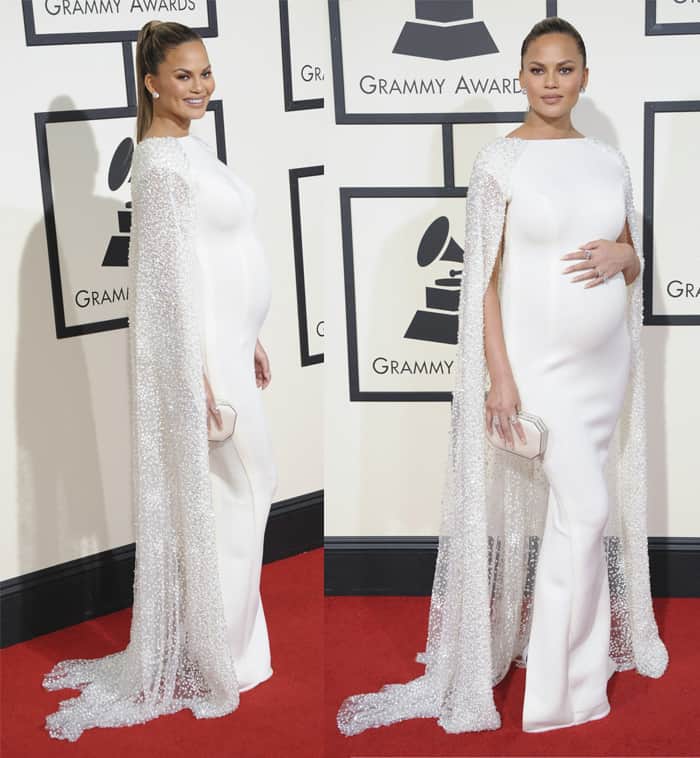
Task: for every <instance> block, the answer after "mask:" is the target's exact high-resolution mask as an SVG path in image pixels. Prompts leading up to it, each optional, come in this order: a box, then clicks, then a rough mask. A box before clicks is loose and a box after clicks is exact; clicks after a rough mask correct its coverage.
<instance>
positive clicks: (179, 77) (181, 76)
mask: <svg viewBox="0 0 700 758" xmlns="http://www.w3.org/2000/svg"><path fill="white" fill-rule="evenodd" d="M177 78H178V79H182V80H185V79H189V78H190V77H189V76H187V74H180V76H178V77H177Z"/></svg>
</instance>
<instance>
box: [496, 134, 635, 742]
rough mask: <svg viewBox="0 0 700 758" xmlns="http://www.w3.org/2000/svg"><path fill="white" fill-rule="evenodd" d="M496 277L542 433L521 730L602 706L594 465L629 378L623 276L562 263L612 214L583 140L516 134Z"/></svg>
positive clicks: (518, 373)
mask: <svg viewBox="0 0 700 758" xmlns="http://www.w3.org/2000/svg"><path fill="white" fill-rule="evenodd" d="M522 142H524V143H525V145H526V148H525V149H524V151H523V153H522V155H521V156H520V159H519V161H518V163H517V165H516V167H515V169H514V172H513V176H512V178H511V199H510V203H509V205H508V209H507V212H506V222H505V236H504V255H503V262H502V266H503V269H502V276H501V292H500V297H501V311H502V317H503V333H504V338H505V343H506V349H507V353H508V358H509V361H510V364H511V368H512V371H513V376H514V379H515V382H516V385H517V387H518V390H519V393H520V401H521V404H522V408H523V409H525V410H527V411H528V412H530V413H534V414H537V415H539V416H541V417H542V419H543V421H544V422H545V424H546V425H547V427H548V429H549V437H548V443H547V451H546V454H545V456H544V460H543V468H544V471H545V474H546V476H547V479H548V481H549V485H550V489H549V499H548V504H547V514H546V520H545V526H544V533H543V537H542V545H541V548H540V554H539V560H538V564H537V572H536V580H535V590H534V602H533V616H532V626H531V630H530V639H529V644H528V648H527V654H526V656H527V672H526V687H525V702H524V707H523V729H524V730H525V731H543V730H546V729H552V728H556V727H562V726H569V725H572V724H576V723H581V722H583V721H588V720H591V719H595V718H601V717H602V716H605V715H606V714H607V713H608V712H609V710H610V706H609V704H608V699H607V696H606V686H607V681H608V676H609V673H611V672H612V670H613V669H614V662H611V661H610V660H609V658H608V646H609V635H610V597H609V589H608V574H607V568H606V561H605V553H604V544H603V536H604V531H605V526H606V522H607V519H608V514H609V504H608V492H607V485H606V481H605V475H604V464H605V461H606V458H607V455H608V446H609V444H610V440H611V438H612V435H613V432H614V430H615V425H616V423H617V419H618V416H619V414H620V411H621V409H622V404H623V400H624V394H625V389H626V387H627V383H628V380H629V369H630V338H629V334H628V331H627V324H626V318H625V308H626V295H627V293H626V284H625V280H624V276H623V274H622V273H621V272H620V273H618V274H616V275H615V276H613V277H612V278H611V279H610V280H608V281H607V282H606V283H604V284H600V285H597V286H595V287H590V288H584V284H585V282H584V281H580V282H573V283H572V282H571V281H570V280H571V279H572V278H574V277H575V276H577V275H578V274H580V273H581V272H576V273H570V274H562V271H563V270H564V269H565V268H566V267H568V266H569V265H571V264H573V263H575V262H576V261H569V260H565V261H562V260H561V256H562V255H563V254H564V253H568V252H573V251H575V250H577V249H578V248H579V247H580V246H581V245H583V244H584V243H586V242H591V241H593V240H596V239H608V240H616V239H617V238H618V236H619V235H620V233H621V232H622V230H623V228H624V224H625V197H624V186H623V184H622V182H620V172H619V164H618V162H617V161H616V160H615V158H614V156H612V155H610V153H609V151H606V150H602V149H601V147H600V146H599V145H598V144H596V143H595V142H592V141H589V140H588V139H557V140H553V139H549V140H522Z"/></svg>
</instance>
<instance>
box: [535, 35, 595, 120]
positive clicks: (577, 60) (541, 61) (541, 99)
mask: <svg viewBox="0 0 700 758" xmlns="http://www.w3.org/2000/svg"><path fill="white" fill-rule="evenodd" d="M587 82H588V69H587V68H586V69H584V68H583V56H582V55H581V53H580V52H579V50H578V47H577V46H576V42H575V40H574V38H573V37H571V36H570V35H568V34H560V33H556V34H543V35H542V36H541V37H538V38H537V39H536V40H534V41H533V42H531V43H530V45H529V46H528V48H527V52H526V53H525V56H524V58H523V68H522V70H521V71H520V86H521V87H523V88H525V89H526V90H527V99H528V101H529V103H530V107H531V108H532V110H533V111H536V112H537V114H538V115H540V116H542V118H544V119H547V120H550V119H556V118H557V117H559V116H562V115H564V114H567V113H568V112H569V111H570V110H571V109H572V108H573V107H574V105H576V102H577V101H578V98H579V95H580V92H581V87H585V86H586V83H587Z"/></svg>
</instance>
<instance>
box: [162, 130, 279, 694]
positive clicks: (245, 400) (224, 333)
mask: <svg viewBox="0 0 700 758" xmlns="http://www.w3.org/2000/svg"><path fill="white" fill-rule="evenodd" d="M177 139H178V142H179V144H180V146H181V147H182V148H183V149H184V150H185V152H186V154H187V158H188V163H189V166H190V172H191V179H192V185H193V186H192V191H193V192H192V194H193V199H194V203H195V214H196V219H197V221H196V225H197V228H196V235H195V240H196V254H197V264H198V265H197V266H196V267H195V272H196V278H195V281H193V283H192V284H193V287H194V289H195V297H196V299H197V302H198V306H199V313H200V335H201V342H202V353H203V363H204V365H205V369H206V372H207V376H208V378H209V382H210V384H211V387H212V391H213V393H214V395H215V397H216V398H217V399H223V400H226V401H228V402H230V403H231V404H232V405H233V406H234V408H236V411H237V413H238V416H237V419H236V428H235V433H234V435H233V437H231V438H229V439H228V440H226V441H224V442H210V443H209V464H210V482H211V488H212V499H213V504H214V509H215V514H216V522H217V530H216V532H217V535H216V541H217V550H218V561H219V575H220V578H221V588H222V594H223V603H224V617H225V621H226V634H227V640H228V643H229V645H230V647H231V650H232V653H233V659H234V665H235V668H236V675H237V677H238V682H239V688H240V690H241V691H244V690H248V689H251V688H252V687H254V686H255V685H256V684H259V683H260V682H262V681H264V680H265V679H267V678H268V677H269V676H271V674H272V668H271V665H270V646H269V641H268V634H267V625H266V622H265V614H264V611H263V606H262V601H261V599H260V589H259V588H260V570H261V565H262V553H263V538H264V535H265V525H266V522H267V517H268V514H269V511H270V504H271V501H272V497H273V494H274V491H275V488H276V482H277V473H276V467H275V464H274V459H273V455H272V447H271V442H270V437H269V433H268V427H267V423H266V419H265V413H264V409H263V405H262V397H261V390H260V389H259V388H258V387H257V385H256V383H255V374H254V362H253V357H254V350H255V343H256V340H257V337H258V334H259V332H260V328H261V326H262V324H263V321H264V320H265V317H266V315H267V312H268V310H269V305H270V296H271V276H270V270H269V266H268V263H267V259H266V256H265V252H264V249H263V247H262V244H261V242H260V240H259V237H258V235H257V232H256V228H255V223H254V215H255V198H254V195H253V192H252V190H251V189H250V187H249V186H247V185H246V184H245V183H244V182H243V181H242V180H241V179H240V177H238V176H237V175H236V174H235V173H234V172H233V171H232V170H231V169H230V168H229V167H228V166H227V165H226V164H225V163H223V162H222V161H220V160H219V158H218V157H217V155H216V153H215V151H214V149H213V148H212V147H211V146H210V145H209V144H208V143H207V142H205V141H204V140H202V139H200V138H199V137H196V136H194V135H188V136H186V137H180V138H177Z"/></svg>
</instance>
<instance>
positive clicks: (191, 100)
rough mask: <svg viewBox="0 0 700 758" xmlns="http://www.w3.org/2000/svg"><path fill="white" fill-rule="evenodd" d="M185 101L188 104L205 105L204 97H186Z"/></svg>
mask: <svg viewBox="0 0 700 758" xmlns="http://www.w3.org/2000/svg"><path fill="white" fill-rule="evenodd" d="M185 102H186V103H187V105H193V106H195V107H199V106H200V105H204V98H203V97H186V98H185Z"/></svg>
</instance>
